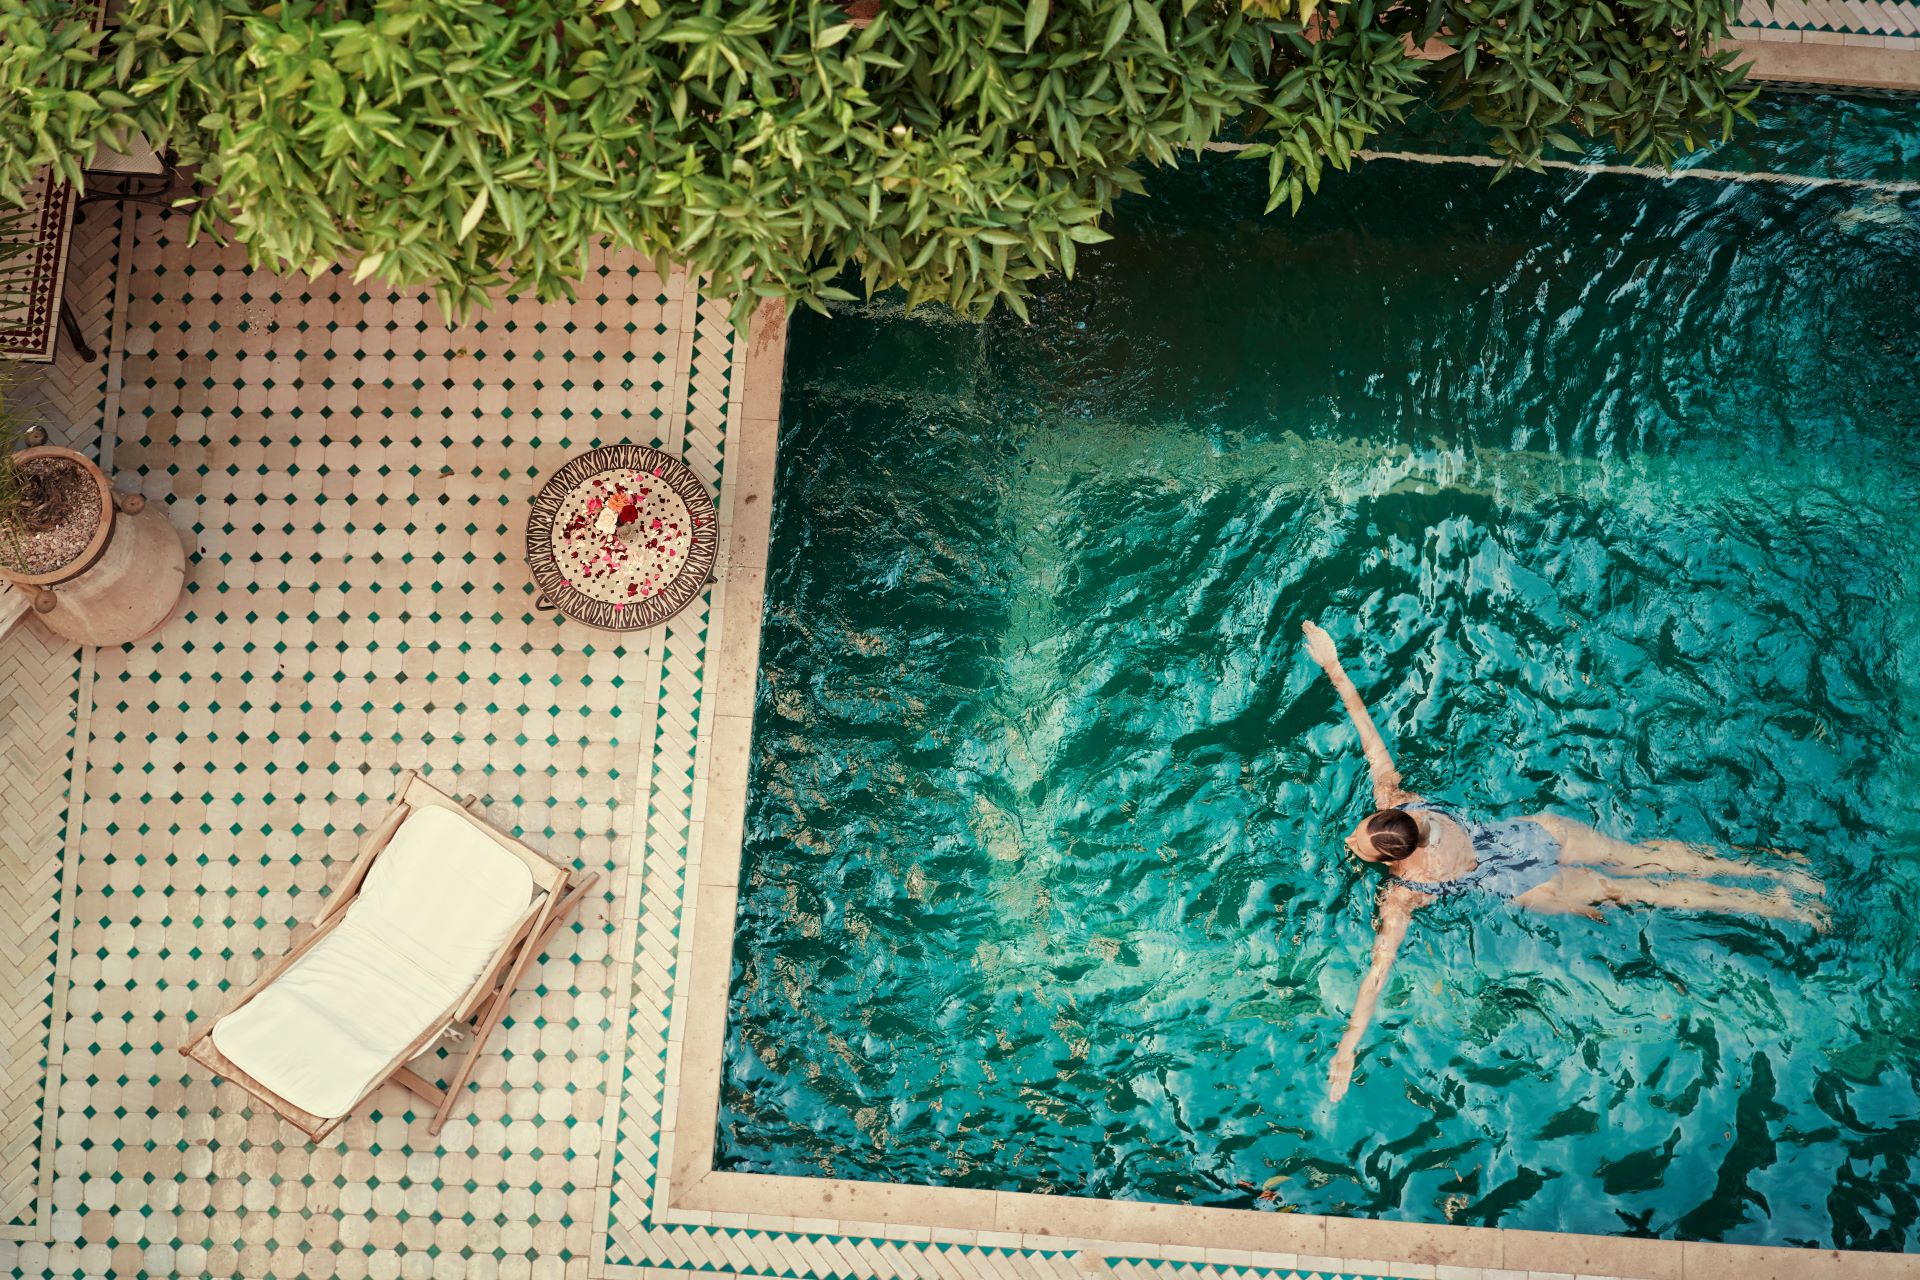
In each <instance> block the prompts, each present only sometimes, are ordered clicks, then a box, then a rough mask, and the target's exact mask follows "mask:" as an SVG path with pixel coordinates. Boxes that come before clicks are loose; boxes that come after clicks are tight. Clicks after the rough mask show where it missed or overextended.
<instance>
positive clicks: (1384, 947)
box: [1327, 884, 1433, 1102]
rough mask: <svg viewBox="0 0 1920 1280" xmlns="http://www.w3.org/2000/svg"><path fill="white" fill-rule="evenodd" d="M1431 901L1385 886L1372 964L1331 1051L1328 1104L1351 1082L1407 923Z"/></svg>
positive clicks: (1426, 897) (1406, 889)
mask: <svg viewBox="0 0 1920 1280" xmlns="http://www.w3.org/2000/svg"><path fill="white" fill-rule="evenodd" d="M1431 901H1433V899H1432V898H1429V897H1428V896H1427V895H1426V894H1424V893H1420V892H1419V891H1417V890H1414V889H1409V888H1406V887H1405V886H1403V885H1397V884H1395V885H1388V886H1387V891H1386V893H1385V894H1384V895H1383V896H1382V898H1381V901H1380V922H1379V924H1377V925H1376V926H1375V932H1374V937H1373V963H1372V964H1370V965H1368V966H1367V976H1366V977H1364V978H1362V979H1361V980H1360V994H1359V995H1357V996H1355V997H1354V1001H1353V1013H1352V1014H1351V1015H1350V1016H1349V1017H1348V1018H1347V1031H1346V1034H1345V1035H1343V1036H1341V1037H1340V1047H1339V1048H1338V1049H1336V1050H1334V1053H1333V1065H1332V1067H1330V1068H1329V1069H1328V1071H1327V1100H1328V1101H1329V1102H1338V1101H1340V1099H1342V1098H1344V1097H1345V1096H1346V1094H1347V1083H1348V1081H1350V1080H1352V1079H1353V1055H1354V1051H1355V1050H1357V1049H1358V1048H1359V1047H1360V1037H1361V1036H1363V1035H1365V1034H1366V1031H1367V1024H1368V1023H1369V1022H1372V1021H1373V1007H1374V1005H1376V1004H1377V1003H1379V1000H1380V992H1381V991H1382V990H1384V989H1385V988H1386V985H1387V972H1388V970H1390V969H1392V968H1393V958H1394V956H1396V955H1398V954H1399V952H1400V943H1401V941H1402V940H1403V939H1405V938H1406V936H1407V922H1408V921H1409V920H1411V919H1412V918H1413V913H1414V912H1415V911H1417V910H1419V909H1420V908H1421V907H1424V906H1425V905H1426V904H1427V903H1429V902H1431Z"/></svg>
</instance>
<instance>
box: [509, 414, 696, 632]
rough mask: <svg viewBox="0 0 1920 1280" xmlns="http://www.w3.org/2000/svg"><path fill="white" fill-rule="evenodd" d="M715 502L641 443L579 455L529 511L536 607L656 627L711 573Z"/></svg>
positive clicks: (601, 621) (613, 627) (622, 626)
mask: <svg viewBox="0 0 1920 1280" xmlns="http://www.w3.org/2000/svg"><path fill="white" fill-rule="evenodd" d="M717 533H718V530H717V528H716V526H715V514H714V509H713V499H712V498H711V497H710V496H709V495H708V493H707V488H706V486H705V485H703V484H701V483H700V477H698V476H696V475H694V474H693V472H692V471H690V470H688V469H687V465H686V464H685V463H683V462H681V461H680V460H679V459H678V458H674V457H671V456H669V455H667V454H664V453H662V452H660V451H659V450H658V449H650V448H648V447H647V446H646V445H641V444H613V445H607V446H606V447H604V448H600V449H595V450H593V451H592V452H591V453H583V454H581V455H580V456H579V457H577V458H574V459H572V460H571V461H569V462H568V463H567V464H566V465H565V466H564V467H561V468H560V469H559V470H558V471H556V472H554V473H553V475H552V477H550V478H549V479H548V480H547V483H546V484H545V485H543V486H542V487H541V489H540V492H539V493H538V494H537V495H536V496H535V497H534V499H533V510H532V512H531V513H530V514H529V515H528V516H527V562H528V565H529V567H530V568H531V569H532V570H533V581H534V585H535V586H536V587H537V588H538V590H539V592H540V595H539V597H538V599H536V600H535V601H534V604H535V607H537V608H540V609H553V610H557V611H558V612H559V613H561V614H562V615H564V616H565V617H568V618H572V619H574V620H575V621H577V622H584V623H586V624H587V625H588V626H590V627H599V628H600V629H602V630H603V631H638V630H640V629H641V628H642V627H651V626H657V625H658V624H660V623H662V622H665V621H666V620H667V619H668V618H671V617H672V616H673V615H674V614H676V613H678V612H680V611H681V610H682V609H684V608H686V607H687V605H689V604H691V603H692V602H693V598H694V597H695V596H697V595H699V594H700V591H701V589H702V588H704V587H705V586H706V585H707V583H708V582H709V581H711V580H712V577H713V565H714V558H715V556H716V555H717V554H718V552H719V542H718V537H717Z"/></svg>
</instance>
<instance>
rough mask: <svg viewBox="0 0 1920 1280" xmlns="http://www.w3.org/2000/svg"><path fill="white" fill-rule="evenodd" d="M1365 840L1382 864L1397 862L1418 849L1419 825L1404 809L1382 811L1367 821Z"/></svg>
mask: <svg viewBox="0 0 1920 1280" xmlns="http://www.w3.org/2000/svg"><path fill="white" fill-rule="evenodd" d="M1366 832H1367V839H1368V840H1369V841H1370V842H1371V843H1372V844H1373V851H1374V852H1375V853H1377V854H1379V855H1380V860H1381V861H1382V862H1398V861H1400V859H1402V858H1404V857H1406V856H1407V855H1408V854H1410V853H1412V852H1413V851H1414V850H1415V849H1417V848H1419V847H1420V824H1419V823H1417V822H1415V821H1414V820H1413V815H1412V814H1410V813H1408V812H1407V811H1406V810H1405V809H1382V810H1380V811H1379V812H1377V813H1375V814H1374V815H1373V816H1372V817H1371V818H1368V819H1367V826H1366Z"/></svg>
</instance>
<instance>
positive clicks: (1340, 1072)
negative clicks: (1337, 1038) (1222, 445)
mask: <svg viewBox="0 0 1920 1280" xmlns="http://www.w3.org/2000/svg"><path fill="white" fill-rule="evenodd" d="M1308 625H1309V626H1311V625H1312V624H1311V623H1309V624H1308ZM1352 1079H1353V1050H1351V1049H1342V1050H1340V1051H1339V1052H1338V1053H1336V1054H1334V1055H1333V1066H1332V1067H1330V1068H1328V1070H1327V1101H1328V1102H1338V1101H1340V1099H1342V1098H1344V1097H1346V1096H1347V1084H1348V1082H1350V1081H1351V1080H1352Z"/></svg>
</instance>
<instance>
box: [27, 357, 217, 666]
mask: <svg viewBox="0 0 1920 1280" xmlns="http://www.w3.org/2000/svg"><path fill="white" fill-rule="evenodd" d="M11 381H12V378H11V375H10V373H9V372H8V371H6V370H5V369H4V368H0V577H3V578H6V579H8V580H9V581H11V582H12V583H13V584H14V586H13V589H14V590H16V591H23V590H24V591H30V592H32V593H33V607H34V609H35V610H36V611H37V612H38V613H39V614H40V616H41V619H42V621H44V622H45V623H46V624H47V625H48V626H49V627H51V628H52V629H53V630H54V631H56V632H58V633H59V634H61V635H63V636H66V637H67V638H68V639H70V640H77V641H79V642H80V643H82V644H125V643H126V642H127V641H129V640H137V639H139V638H140V637H141V636H143V635H145V634H147V633H148V632H149V631H152V630H153V629H154V628H155V627H158V626H159V625H160V624H161V623H162V622H165V621H166V619H167V615H168V614H169V613H171V612H172V611H173V606H174V603H175V602H176V601H177V600H179V598H180V592H181V590H182V589H183V588H184V587H185V584H186V554H185V552H184V550H183V549H182V548H181V545H180V539H179V537H178V536H177V535H176V534H175V533H174V531H173V526H172V525H170V524H169V523H168V522H167V518H166V516H165V515H164V514H163V513H161V512H160V511H158V510H151V509H149V508H148V507H147V504H146V500H145V499H144V498H142V497H141V496H140V495H138V494H121V493H115V492H114V489H113V485H112V484H111V482H109V481H108V479H107V476H106V473H105V472H103V471H102V470H100V468H99V467H98V466H96V465H95V464H94V462H93V461H92V459H90V458H87V457H86V456H84V455H82V454H79V453H76V452H74V451H73V450H72V449H63V448H60V447H59V446H57V445H48V444H36V445H31V446H30V447H28V448H24V449H22V448H20V447H19V446H20V444H21V443H22V441H24V440H26V439H28V438H29V436H30V434H32V433H30V431H29V428H28V426H27V423H26V421H25V418H24V415H23V414H22V413H21V412H20V409H19V401H18V399H17V398H16V397H15V396H13V395H11V394H9V393H10V391H11V390H12V387H11V385H10V384H11Z"/></svg>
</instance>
